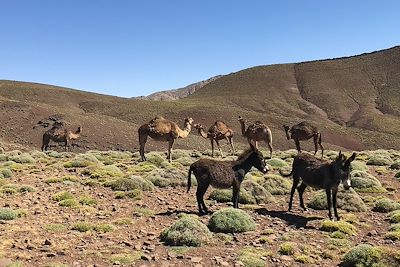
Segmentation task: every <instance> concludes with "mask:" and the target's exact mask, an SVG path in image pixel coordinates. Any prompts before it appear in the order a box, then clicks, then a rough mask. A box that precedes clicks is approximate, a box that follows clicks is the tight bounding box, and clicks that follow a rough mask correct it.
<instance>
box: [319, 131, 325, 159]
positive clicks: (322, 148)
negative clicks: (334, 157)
mask: <svg viewBox="0 0 400 267" xmlns="http://www.w3.org/2000/svg"><path fill="white" fill-rule="evenodd" d="M321 143H322V135H321V133H319V134H318V144H319V147H320V148H321V152H322V156H321V158H323V157H324V147H323V146H322V144H321Z"/></svg>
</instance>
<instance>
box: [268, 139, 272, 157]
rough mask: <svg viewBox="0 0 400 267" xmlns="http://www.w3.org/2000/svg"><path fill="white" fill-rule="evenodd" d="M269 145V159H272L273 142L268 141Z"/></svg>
mask: <svg viewBox="0 0 400 267" xmlns="http://www.w3.org/2000/svg"><path fill="white" fill-rule="evenodd" d="M267 144H268V147H269V158H270V159H272V150H273V148H272V143H271V141H269V140H268V141H267Z"/></svg>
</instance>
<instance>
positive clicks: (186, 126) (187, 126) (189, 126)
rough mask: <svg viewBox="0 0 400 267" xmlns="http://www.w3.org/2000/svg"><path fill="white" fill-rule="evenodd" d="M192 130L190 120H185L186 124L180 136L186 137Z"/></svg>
mask: <svg viewBox="0 0 400 267" xmlns="http://www.w3.org/2000/svg"><path fill="white" fill-rule="evenodd" d="M191 130H192V125H191V124H190V123H189V122H185V126H184V127H183V130H182V131H181V133H180V134H179V137H180V138H186V137H188V135H189V134H190V131H191Z"/></svg>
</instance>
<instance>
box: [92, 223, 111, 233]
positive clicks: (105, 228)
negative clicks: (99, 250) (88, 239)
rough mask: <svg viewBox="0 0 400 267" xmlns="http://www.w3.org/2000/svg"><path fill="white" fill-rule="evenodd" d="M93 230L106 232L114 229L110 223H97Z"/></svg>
mask: <svg viewBox="0 0 400 267" xmlns="http://www.w3.org/2000/svg"><path fill="white" fill-rule="evenodd" d="M94 230H95V231H96V232H99V233H108V232H112V231H114V230H115V226H114V225H112V224H97V225H95V226H94Z"/></svg>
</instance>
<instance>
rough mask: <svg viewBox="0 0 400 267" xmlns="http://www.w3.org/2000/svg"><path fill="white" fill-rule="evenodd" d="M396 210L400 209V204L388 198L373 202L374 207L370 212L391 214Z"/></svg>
mask: <svg viewBox="0 0 400 267" xmlns="http://www.w3.org/2000/svg"><path fill="white" fill-rule="evenodd" d="M398 209H400V203H397V202H395V201H393V200H391V199H389V198H381V199H378V200H377V201H376V202H375V206H374V208H373V209H372V210H373V211H377V212H391V211H394V210H398Z"/></svg>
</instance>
